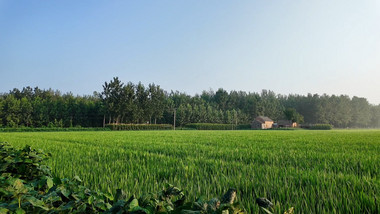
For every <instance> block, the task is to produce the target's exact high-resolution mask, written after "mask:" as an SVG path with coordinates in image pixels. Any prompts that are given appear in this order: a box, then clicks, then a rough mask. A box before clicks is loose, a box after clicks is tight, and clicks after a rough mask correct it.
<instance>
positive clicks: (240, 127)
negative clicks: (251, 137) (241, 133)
mask: <svg viewBox="0 0 380 214" xmlns="http://www.w3.org/2000/svg"><path fill="white" fill-rule="evenodd" d="M236 129H237V130H250V129H252V128H251V124H240V125H237V126H236Z"/></svg>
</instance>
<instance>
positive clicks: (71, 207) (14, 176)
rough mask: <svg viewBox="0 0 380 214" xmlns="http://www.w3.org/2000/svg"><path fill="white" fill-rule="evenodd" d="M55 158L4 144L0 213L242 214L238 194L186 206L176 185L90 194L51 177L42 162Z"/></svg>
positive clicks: (0, 158) (73, 183)
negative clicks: (141, 191) (147, 190)
mask: <svg viewBox="0 0 380 214" xmlns="http://www.w3.org/2000/svg"><path fill="white" fill-rule="evenodd" d="M50 156H51V155H50V154H46V153H44V152H42V151H39V150H35V149H32V148H30V147H29V146H26V147H25V148H23V149H21V150H17V149H14V148H13V147H12V146H10V145H9V144H7V143H0V173H1V176H0V201H1V203H0V213H146V214H150V213H184V214H186V213H187V214H190V213H236V214H237V213H244V210H243V209H241V208H240V206H239V203H235V200H236V190H235V189H230V190H229V191H228V192H227V193H226V194H225V195H224V196H223V197H221V199H218V198H213V199H211V200H205V199H204V198H202V197H201V198H199V199H197V200H196V201H195V202H185V201H186V196H185V194H184V193H183V191H182V190H180V189H179V188H177V187H174V186H173V185H170V184H168V185H166V186H165V188H164V189H163V190H162V191H160V192H158V193H156V194H153V193H151V194H146V195H143V196H141V197H139V198H137V197H135V196H131V197H129V198H128V199H127V196H126V194H125V193H124V192H123V190H121V189H118V190H117V191H116V194H115V196H114V195H113V194H112V193H111V192H108V193H102V192H97V191H92V190H90V189H88V188H87V187H85V186H83V185H82V180H81V179H80V178H79V177H77V176H75V177H74V178H73V179H67V178H63V179H61V178H57V177H55V178H53V177H52V175H51V171H50V168H49V167H48V166H46V165H43V164H42V162H43V161H44V160H46V159H47V158H49V157H50Z"/></svg>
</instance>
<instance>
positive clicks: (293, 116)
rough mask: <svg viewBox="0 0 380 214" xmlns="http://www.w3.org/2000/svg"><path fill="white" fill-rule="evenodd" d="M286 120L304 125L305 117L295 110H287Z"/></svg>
mask: <svg viewBox="0 0 380 214" xmlns="http://www.w3.org/2000/svg"><path fill="white" fill-rule="evenodd" d="M284 115H285V117H286V119H288V120H291V121H292V122H293V123H294V122H296V123H303V122H304V120H303V116H302V115H301V114H300V113H298V112H297V110H296V109H295V108H287V109H285V111H284Z"/></svg>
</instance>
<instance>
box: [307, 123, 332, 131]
mask: <svg viewBox="0 0 380 214" xmlns="http://www.w3.org/2000/svg"><path fill="white" fill-rule="evenodd" d="M305 128H307V129H312V130H331V129H332V128H333V126H332V125H330V124H313V125H309V126H306V127H305Z"/></svg>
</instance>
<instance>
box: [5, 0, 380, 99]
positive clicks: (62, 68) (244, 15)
mask: <svg viewBox="0 0 380 214" xmlns="http://www.w3.org/2000/svg"><path fill="white" fill-rule="evenodd" d="M115 76H118V77H119V78H120V79H121V80H122V81H123V82H125V83H126V82H128V81H131V82H134V83H137V82H139V81H141V82H142V83H144V84H148V83H152V82H154V83H156V84H158V85H161V87H162V88H164V89H165V90H167V91H170V90H178V91H181V92H186V93H188V94H191V95H194V94H195V93H201V92H202V90H209V89H210V88H212V89H214V90H217V89H218V88H220V87H222V88H224V89H225V90H227V91H230V90H244V91H251V92H260V91H261V90H262V89H270V90H273V91H274V92H276V93H280V94H307V93H309V92H310V93H318V94H323V93H327V94H330V95H331V94H338V95H339V94H346V95H349V96H354V95H356V96H359V97H366V98H367V99H368V100H369V102H370V103H372V104H380V1H378V0H355V1H353V0H333V1H331V0H310V1H305V0H292V1H288V0H284V1H271V0H269V1H267V0H265V1H264V0H263V1H254V0H248V1H243V0H239V1H232V0H230V1H225V0H207V1H205V0H176V1H172V0H171V1H163V0H158V1H156V0H154V1H153V0H152V1H145V0H144V1H104V0H102V1H100V0H99V1H94V0H91V1H84V0H80V1H78V0H75V1H68V0H64V1H58V0H54V1H39V0H33V1H29V0H9V1H8V0H0V92H8V91H9V90H11V89H13V88H20V89H21V88H22V87H24V86H32V87H35V86H38V87H40V88H45V89H47V88H52V89H59V90H61V91H62V92H68V91H71V92H73V93H74V94H79V95H85V94H86V95H91V94H92V92H93V91H101V90H102V84H103V83H104V82H105V81H107V82H108V81H110V80H111V79H112V77H115Z"/></svg>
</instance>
